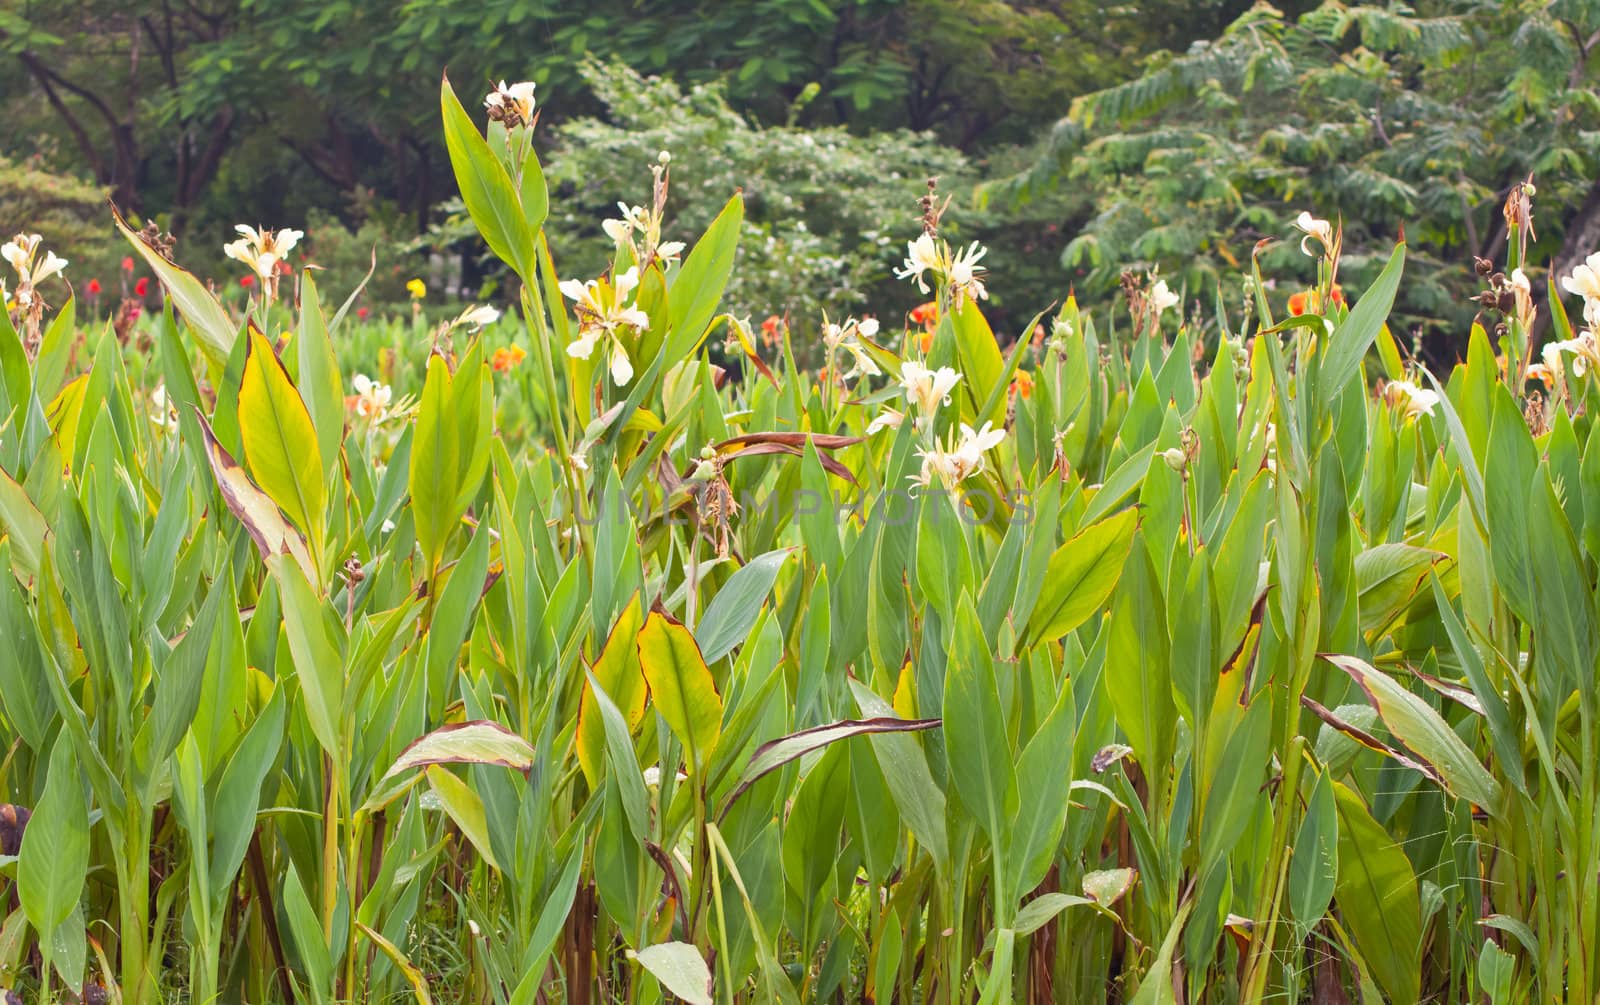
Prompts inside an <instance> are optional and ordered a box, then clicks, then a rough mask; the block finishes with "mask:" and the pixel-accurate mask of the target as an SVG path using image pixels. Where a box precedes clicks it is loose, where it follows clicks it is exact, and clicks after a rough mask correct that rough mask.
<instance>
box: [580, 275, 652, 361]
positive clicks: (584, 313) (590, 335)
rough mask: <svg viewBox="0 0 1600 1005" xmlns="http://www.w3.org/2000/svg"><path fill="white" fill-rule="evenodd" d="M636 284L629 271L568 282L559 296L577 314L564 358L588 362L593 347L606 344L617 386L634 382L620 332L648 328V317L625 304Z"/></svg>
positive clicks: (637, 277)
mask: <svg viewBox="0 0 1600 1005" xmlns="http://www.w3.org/2000/svg"><path fill="white" fill-rule="evenodd" d="M638 285H639V270H638V269H637V268H630V269H628V271H626V272H624V273H622V274H620V275H618V276H616V277H614V278H613V279H610V280H607V279H604V278H602V279H591V280H589V281H588V282H587V283H582V282H579V281H578V280H576V279H568V280H566V281H565V282H563V283H562V284H561V287H560V288H561V293H562V295H564V296H565V297H566V298H567V299H568V300H571V301H572V302H573V303H574V304H575V309H576V310H577V313H578V337H577V338H576V339H574V340H573V341H572V343H571V344H570V345H568V346H567V355H569V356H572V357H574V358H576V359H589V358H590V357H592V356H593V355H594V351H595V349H596V347H598V346H599V345H600V343H601V342H602V341H603V342H605V343H606V345H607V348H606V361H607V368H608V369H609V370H610V371H611V379H612V381H614V382H615V383H616V384H618V385H619V386H620V385H622V384H626V383H627V382H628V381H630V380H632V379H633V364H632V362H631V361H630V360H629V359H628V353H627V350H626V348H625V347H624V346H623V345H622V341H621V338H620V332H621V330H623V329H628V328H631V329H634V330H636V331H643V330H644V329H646V328H649V327H650V318H649V316H648V315H646V314H645V312H644V311H642V310H640V309H639V308H638V307H637V306H632V305H629V304H627V303H626V300H627V297H628V295H629V294H630V293H632V292H633V290H634V289H635V288H636V287H637V286H638Z"/></svg>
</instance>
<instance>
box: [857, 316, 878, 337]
mask: <svg viewBox="0 0 1600 1005" xmlns="http://www.w3.org/2000/svg"><path fill="white" fill-rule="evenodd" d="M856 331H858V332H860V333H861V337H862V338H877V337H878V319H877V318H862V319H861V320H860V321H859V322H857V323H856Z"/></svg>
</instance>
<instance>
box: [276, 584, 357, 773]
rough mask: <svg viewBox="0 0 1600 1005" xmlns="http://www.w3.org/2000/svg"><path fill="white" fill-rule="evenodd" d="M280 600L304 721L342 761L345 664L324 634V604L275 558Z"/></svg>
mask: <svg viewBox="0 0 1600 1005" xmlns="http://www.w3.org/2000/svg"><path fill="white" fill-rule="evenodd" d="M267 565H268V567H269V568H270V569H271V570H272V573H273V578H274V579H275V580H276V581H277V583H278V590H279V593H280V596H281V597H282V600H283V626H284V630H285V634H286V635H287V636H288V639H289V652H290V654H291V655H292V656H293V657H294V669H295V674H296V676H297V677H298V678H299V680H300V693H301V694H302V695H303V696H304V697H305V710H306V719H307V720H308V721H309V722H310V723H311V731H312V732H313V733H315V734H316V737H317V741H318V742H319V743H321V744H322V749H323V750H324V751H325V752H326V753H327V754H328V756H329V757H342V756H344V754H343V753H342V750H343V748H342V747H341V746H340V743H339V724H340V722H341V721H342V720H343V716H344V683H345V676H344V660H343V658H341V657H340V655H339V649H338V646H336V645H335V644H334V640H333V636H332V635H331V634H330V633H329V631H328V622H327V619H326V618H325V617H324V614H323V612H324V608H325V605H324V603H323V602H322V600H321V599H320V598H319V597H318V596H317V594H316V592H315V591H314V590H312V588H311V584H310V583H308V582H306V577H305V575H304V574H303V573H302V572H301V571H300V568H299V566H297V565H294V564H293V563H291V562H286V561H284V559H283V557H282V556H278V555H274V556H273V557H271V558H269V559H267Z"/></svg>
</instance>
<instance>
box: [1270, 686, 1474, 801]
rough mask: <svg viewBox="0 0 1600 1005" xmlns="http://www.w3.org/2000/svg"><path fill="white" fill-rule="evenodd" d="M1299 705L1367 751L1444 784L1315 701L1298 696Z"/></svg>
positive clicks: (1430, 770)
mask: <svg viewBox="0 0 1600 1005" xmlns="http://www.w3.org/2000/svg"><path fill="white" fill-rule="evenodd" d="M1300 704H1302V705H1304V706H1305V707H1306V709H1307V710H1308V711H1310V712H1311V714H1312V715H1314V716H1316V717H1317V718H1319V719H1321V720H1322V721H1323V722H1325V723H1327V724H1328V725H1329V726H1330V727H1332V728H1334V729H1336V730H1338V731H1339V732H1341V733H1343V734H1344V735H1345V736H1348V737H1349V738H1350V739H1352V740H1354V741H1356V742H1357V743H1359V744H1361V745H1362V746H1363V747H1366V748H1367V749H1368V750H1375V751H1377V752H1378V753H1380V754H1383V755H1384V756H1386V757H1392V758H1394V759H1395V761H1397V762H1399V763H1400V764H1403V765H1405V766H1406V767H1408V768H1410V769H1411V770H1413V771H1418V772H1421V773H1422V775H1423V776H1424V777H1425V778H1427V779H1428V780H1429V781H1431V782H1433V783H1434V784H1435V785H1443V784H1444V780H1443V779H1442V778H1440V777H1439V773H1438V772H1436V771H1434V770H1433V768H1432V767H1430V766H1429V765H1427V764H1424V763H1422V762H1421V761H1418V760H1416V759H1415V758H1413V757H1410V756H1408V755H1407V754H1406V753H1405V751H1403V750H1400V749H1399V748H1397V747H1392V746H1390V745H1389V744H1387V743H1384V742H1383V741H1382V740H1380V739H1378V738H1377V737H1376V736H1373V735H1372V734H1371V733H1369V732H1367V731H1366V730H1364V729H1362V728H1361V727H1360V726H1357V725H1356V724H1355V723H1353V722H1349V721H1347V720H1345V719H1341V718H1339V717H1338V716H1337V715H1335V714H1334V713H1333V710H1332V709H1329V708H1327V707H1326V706H1324V705H1321V704H1318V703H1317V701H1316V700H1315V699H1313V698H1311V697H1309V696H1308V695H1301V696H1300Z"/></svg>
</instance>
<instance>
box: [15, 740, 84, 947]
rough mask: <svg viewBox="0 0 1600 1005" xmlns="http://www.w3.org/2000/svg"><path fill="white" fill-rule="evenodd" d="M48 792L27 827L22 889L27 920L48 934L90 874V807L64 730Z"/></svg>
mask: <svg viewBox="0 0 1600 1005" xmlns="http://www.w3.org/2000/svg"><path fill="white" fill-rule="evenodd" d="M49 763H50V768H49V773H48V774H47V775H46V776H45V784H44V794H43V795H42V796H40V797H39V802H38V804H37V805H36V806H35V807H34V810H33V816H32V818H31V819H30V820H29V821H28V825H27V827H26V828H25V829H24V830H23V832H22V847H21V850H20V851H19V852H18V854H17V894H18V896H19V897H20V898H21V900H22V910H23V913H24V914H26V915H27V916H28V924H30V925H32V926H33V930H34V931H35V932H38V933H40V934H41V947H40V948H41V949H43V950H44V952H45V954H46V958H47V959H48V957H49V950H48V949H46V948H45V946H44V943H46V942H48V939H47V938H46V936H48V935H50V934H51V933H54V932H55V930H56V928H57V927H59V926H60V925H61V924H62V923H63V922H65V921H66V920H67V919H68V918H69V917H71V916H72V912H73V911H75V910H77V908H78V899H79V898H80V897H81V896H82V895H83V884H84V880H85V879H86V878H87V876H88V874H89V812H88V807H87V805H86V803H85V800H84V798H83V783H82V781H81V780H80V779H79V776H78V765H77V761H76V759H75V758H74V756H73V753H72V744H71V742H70V741H69V740H68V739H67V737H66V736H65V735H62V736H60V737H58V738H57V740H56V744H55V747H54V748H53V749H52V750H51V752H50V762H49Z"/></svg>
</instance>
